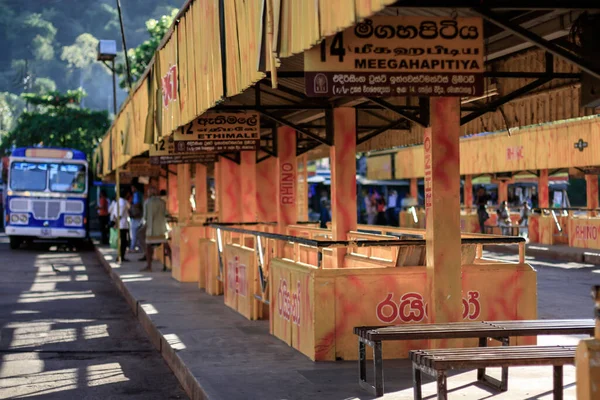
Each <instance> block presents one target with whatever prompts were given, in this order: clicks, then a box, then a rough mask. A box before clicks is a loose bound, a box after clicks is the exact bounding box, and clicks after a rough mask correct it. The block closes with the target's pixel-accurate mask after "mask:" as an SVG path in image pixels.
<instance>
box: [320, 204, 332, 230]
mask: <svg viewBox="0 0 600 400" xmlns="http://www.w3.org/2000/svg"><path fill="white" fill-rule="evenodd" d="M329 208H330V207H329V201H327V199H325V200H321V218H320V221H321V224H320V226H319V227H320V228H327V223H328V222H329V221H331V214H330V209H329Z"/></svg>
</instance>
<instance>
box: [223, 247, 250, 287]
mask: <svg viewBox="0 0 600 400" xmlns="http://www.w3.org/2000/svg"><path fill="white" fill-rule="evenodd" d="M227 264H228V265H227V287H228V289H229V290H231V291H232V292H235V293H236V294H238V295H240V296H242V297H246V295H247V293H248V291H247V286H248V285H247V280H246V266H245V265H244V264H240V260H239V258H238V256H235V257H233V261H229V262H228V263H227Z"/></svg>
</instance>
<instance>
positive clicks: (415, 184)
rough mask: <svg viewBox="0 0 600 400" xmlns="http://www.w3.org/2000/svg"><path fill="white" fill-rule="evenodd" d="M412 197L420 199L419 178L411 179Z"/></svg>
mask: <svg viewBox="0 0 600 400" xmlns="http://www.w3.org/2000/svg"><path fill="white" fill-rule="evenodd" d="M410 197H412V198H413V199H417V200H418V199H419V184H418V181H417V178H411V179H410Z"/></svg>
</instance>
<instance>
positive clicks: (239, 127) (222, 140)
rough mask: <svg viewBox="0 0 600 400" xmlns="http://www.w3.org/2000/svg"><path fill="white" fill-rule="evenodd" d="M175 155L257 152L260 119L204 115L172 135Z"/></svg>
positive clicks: (246, 114)
mask: <svg viewBox="0 0 600 400" xmlns="http://www.w3.org/2000/svg"><path fill="white" fill-rule="evenodd" d="M174 136H175V152H176V153H194V154H197V153H222V152H238V151H246V150H250V151H251V150H257V149H258V148H259V144H260V115H259V114H258V113H256V112H239V113H206V114H204V115H202V116H200V117H198V118H196V119H195V120H194V121H192V122H191V123H189V124H188V125H186V126H184V127H181V128H180V129H178V130H177V131H175V134H174Z"/></svg>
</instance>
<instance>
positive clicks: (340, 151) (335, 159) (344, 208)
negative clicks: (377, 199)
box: [329, 107, 357, 268]
mask: <svg viewBox="0 0 600 400" xmlns="http://www.w3.org/2000/svg"><path fill="white" fill-rule="evenodd" d="M333 143H334V145H333V146H331V147H330V148H329V159H330V161H331V162H330V164H331V228H332V229H331V230H332V232H331V234H332V238H333V240H347V239H348V232H349V231H355V230H356V224H357V221H356V220H357V210H356V110H355V109H354V108H348V107H345V108H335V109H334V110H333ZM345 254H346V249H343V248H342V249H334V250H333V267H334V268H343V267H344V256H345Z"/></svg>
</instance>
